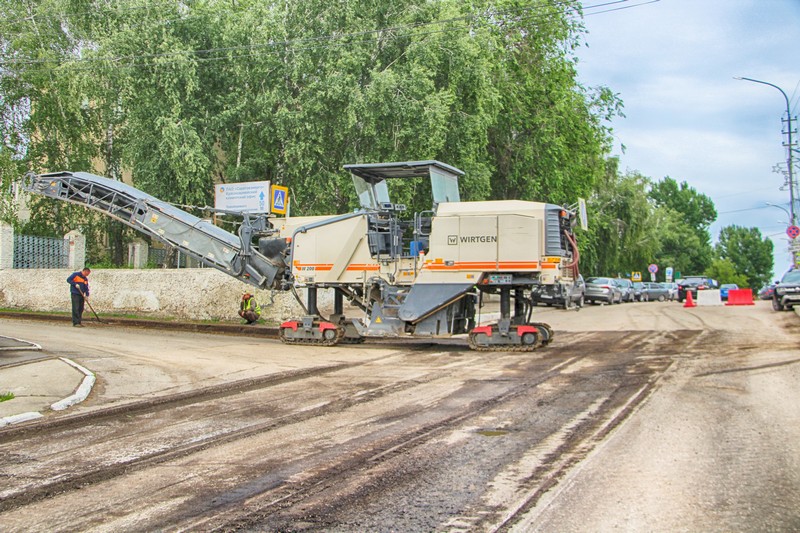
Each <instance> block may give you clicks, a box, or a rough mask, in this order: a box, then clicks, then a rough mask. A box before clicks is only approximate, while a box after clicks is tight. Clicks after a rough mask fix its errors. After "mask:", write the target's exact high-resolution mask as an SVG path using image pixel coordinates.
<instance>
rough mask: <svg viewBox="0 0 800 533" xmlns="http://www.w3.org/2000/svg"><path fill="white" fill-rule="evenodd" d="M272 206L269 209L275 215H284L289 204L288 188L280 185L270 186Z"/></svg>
mask: <svg viewBox="0 0 800 533" xmlns="http://www.w3.org/2000/svg"><path fill="white" fill-rule="evenodd" d="M271 205H272V208H271V211H272V212H273V213H275V214H276V215H285V214H286V209H287V208H288V206H289V188H288V187H281V186H280V185H273V186H272V202H271Z"/></svg>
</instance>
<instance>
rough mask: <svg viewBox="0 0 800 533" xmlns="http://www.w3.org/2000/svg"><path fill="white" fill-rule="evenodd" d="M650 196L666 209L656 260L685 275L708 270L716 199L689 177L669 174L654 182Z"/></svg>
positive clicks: (663, 209) (661, 207) (711, 257)
mask: <svg viewBox="0 0 800 533" xmlns="http://www.w3.org/2000/svg"><path fill="white" fill-rule="evenodd" d="M649 196H650V198H652V199H653V200H654V201H655V203H656V205H657V206H658V207H659V208H660V209H661V210H662V220H663V222H664V223H663V229H662V231H661V249H660V250H659V252H658V253H657V254H656V257H655V261H656V262H657V263H658V264H664V265H672V266H674V267H675V269H676V271H679V272H682V273H683V274H684V275H689V274H693V273H698V272H704V271H705V270H706V269H707V268H708V267H709V266H710V265H711V261H712V260H713V256H714V254H713V248H712V246H711V234H710V233H709V227H710V225H711V224H712V223H713V222H714V220H716V218H717V211H716V208H715V207H714V202H713V201H712V200H711V199H710V198H709V197H708V196H706V195H705V194H701V193H698V192H697V191H696V190H695V189H693V188H692V187H689V185H688V184H687V183H686V182H685V181H684V182H682V183H680V184H678V182H676V181H675V180H674V179H672V178H669V177H666V178H664V179H663V180H662V181H660V182H657V183H654V184H653V186H652V187H651V189H650V192H649Z"/></svg>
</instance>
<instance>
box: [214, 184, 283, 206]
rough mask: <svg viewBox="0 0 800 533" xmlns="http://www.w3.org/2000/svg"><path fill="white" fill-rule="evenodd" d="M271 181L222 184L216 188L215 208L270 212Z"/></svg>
mask: <svg viewBox="0 0 800 533" xmlns="http://www.w3.org/2000/svg"><path fill="white" fill-rule="evenodd" d="M269 192H270V191H269V181H247V182H242V183H222V184H219V185H215V186H214V207H215V208H217V209H222V210H225V211H247V212H248V213H266V212H268V211H269V204H268V201H269Z"/></svg>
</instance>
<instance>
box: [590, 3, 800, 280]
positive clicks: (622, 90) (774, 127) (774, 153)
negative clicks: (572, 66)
mask: <svg viewBox="0 0 800 533" xmlns="http://www.w3.org/2000/svg"><path fill="white" fill-rule="evenodd" d="M612 2H613V0H584V2H583V6H584V11H585V19H584V22H585V25H586V29H587V31H588V33H587V34H586V35H585V39H584V40H585V46H584V47H582V48H581V49H580V50H579V51H578V53H577V55H578V60H579V62H578V73H579V77H580V80H581V82H582V83H583V84H585V85H588V86H597V85H604V86H606V87H608V88H609V89H611V90H612V91H613V92H614V93H617V94H618V95H619V97H620V98H621V99H622V101H623V103H624V111H623V112H624V114H625V117H624V118H622V117H617V118H615V119H614V120H613V122H612V124H611V126H612V128H613V130H614V137H615V147H614V152H613V155H617V156H619V157H620V163H621V164H620V169H621V170H622V171H627V170H631V171H638V172H639V173H641V174H643V175H645V176H649V177H650V178H652V179H654V180H661V179H663V178H664V177H666V176H669V177H670V178H672V179H675V180H676V181H678V182H679V183H680V182H683V181H685V182H687V183H688V184H689V186H690V187H692V188H694V189H695V190H697V191H698V192H700V193H703V194H705V195H707V196H708V197H710V198H711V200H712V201H713V202H714V204H715V206H716V209H717V213H718V218H717V221H716V222H715V223H714V224H713V225H712V226H711V236H712V241H713V242H716V241H717V238H718V235H719V231H720V229H721V228H723V227H725V226H730V225H733V224H736V225H738V226H743V227H747V228H753V227H755V228H758V229H759V230H760V231H761V235H762V237H769V238H770V239H771V240H772V241H773V243H774V247H775V253H774V259H775V268H774V272H773V274H774V275H775V276H776V278H775V279H778V278H779V277H780V276H781V275H782V274H783V273H784V272H785V271H786V270H787V269H788V268H789V266H790V264H791V255H790V253H789V252H788V245H789V242H788V237H787V235H786V229H787V227H788V226H789V215H788V212H789V190H788V187H785V186H784V184H785V183H786V182H787V178H786V177H785V176H784V175H783V174H778V173H776V172H775V171H774V168H775V166H776V165H778V164H781V166H782V168H783V169H784V170H785V169H786V161H787V151H786V148H785V147H784V146H783V143H784V142H785V141H786V135H784V134H783V133H782V131H785V125H784V124H783V123H782V119H784V118H786V100H785V99H784V97H783V95H782V94H781V93H780V91H779V90H778V89H775V88H773V87H769V86H767V85H763V84H759V83H752V82H749V81H742V80H736V79H734V78H735V77H737V76H738V77H748V78H753V79H758V80H762V81H766V82H769V83H772V84H774V85H777V86H778V87H780V88H781V89H783V91H784V92H785V93H786V94H787V96H788V98H789V100H790V105H791V109H792V116H793V117H794V115H795V113H796V109H797V108H798V106H800V53H799V52H800V0H657V1H654V2H649V1H648V0H627V1H622V2H616V3H612ZM600 4H605V5H604V6H601V5H600ZM592 6H597V7H592ZM618 8H623V9H618ZM611 10H613V11H611ZM602 11H605V12H602ZM796 127H797V126H796V125H795V124H794V123H793V129H794V128H796ZM797 140H800V135H798V136H796V137H795V138H794V139H793V142H796V141H797ZM623 146H624V150H623ZM796 148H797V149H800V143H798V145H797V146H796ZM795 168H796V169H797V168H800V153H796V154H795ZM797 174H798V173H795V182H797V180H798V176H797ZM782 187H783V190H781V188H782ZM795 191H796V194H797V192H798V188H797V187H795ZM768 203H772V204H776V205H778V206H780V207H783V208H784V209H783V210H782V209H780V208H778V207H770V206H768V205H767V204H768ZM798 205H799V204H798V203H797V202H796V203H795V211H796V216H797V217H798V218H799V219H800V208H798ZM590 223H591V220H590ZM799 240H800V239H799ZM666 266H669V265H659V267H660V268H661V269H663V268H664V267H666ZM684 274H688V273H684Z"/></svg>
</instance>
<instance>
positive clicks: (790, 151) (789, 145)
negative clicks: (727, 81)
mask: <svg viewBox="0 0 800 533" xmlns="http://www.w3.org/2000/svg"><path fill="white" fill-rule="evenodd" d="M734 79H737V80H746V81H752V82H753V83H761V84H763V85H769V86H770V87H774V88H775V89H778V90H779V91H780V92H781V94H782V95H783V99H784V100H785V101H786V119H783V117H781V123H783V122H786V126H787V127H786V131H781V133H784V134H786V136H787V141H786V142H785V143H783V145H784V146H785V147H786V153H787V156H786V166H787V167H788V170H789V218H790V222H789V223H790V225H792V226H794V225H796V224H797V217H796V216H795V208H794V207H795V195H794V152H795V151H796V150H795V148H794V145H795V143H794V141H793V140H792V136H793V135H794V134H795V133H797V132H796V131H795V130H793V129H792V121H793V119H792V107H791V104H790V103H789V97H788V96H786V92H785V91H784V90H783V89H781V88H780V87H778V86H777V85H775V84H773V83H769V82H766V81H761V80H754V79H753V78H743V77H736V78H734ZM781 129H783V128H781ZM796 265H797V252H795V251H794V249H793V250H792V266H796Z"/></svg>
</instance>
